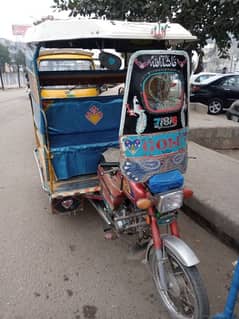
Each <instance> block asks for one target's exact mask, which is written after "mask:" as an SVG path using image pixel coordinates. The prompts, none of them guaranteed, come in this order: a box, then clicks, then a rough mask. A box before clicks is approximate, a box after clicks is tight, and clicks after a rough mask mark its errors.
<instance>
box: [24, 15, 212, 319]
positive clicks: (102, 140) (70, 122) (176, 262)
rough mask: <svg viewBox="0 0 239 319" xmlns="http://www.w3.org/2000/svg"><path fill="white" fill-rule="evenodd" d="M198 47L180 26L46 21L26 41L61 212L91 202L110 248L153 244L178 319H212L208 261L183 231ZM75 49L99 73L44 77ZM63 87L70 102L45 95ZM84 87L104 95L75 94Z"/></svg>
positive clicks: (46, 159)
mask: <svg viewBox="0 0 239 319" xmlns="http://www.w3.org/2000/svg"><path fill="white" fill-rule="evenodd" d="M195 40H196V38H195V37H194V36H192V35H191V33H190V32H188V31H187V30H185V29H184V28H183V27H182V26H181V25H179V24H173V23H172V24H171V23H146V22H127V21H107V20H97V19H80V20H76V19H73V20H64V21H61V20H57V21H45V22H43V23H42V24H39V25H38V26H36V27H34V28H33V29H31V30H29V32H28V34H27V37H26V42H27V52H26V60H27V69H28V76H29V79H30V90H31V103H32V113H33V123H34V131H35V138H36V149H35V151H34V154H35V158H36V162H37V165H38V168H39V172H40V177H41V182H42V187H43V189H44V190H45V191H46V192H47V193H48V194H49V198H50V202H51V207H52V212H53V213H58V214H64V213H72V212H74V213H76V212H77V211H78V210H79V211H80V210H83V209H84V201H85V200H88V201H89V202H90V203H91V204H92V205H93V207H95V209H96V210H97V212H98V213H99V215H100V216H101V217H102V218H103V220H104V222H105V238H107V239H112V238H119V237H120V235H121V234H131V235H132V234H133V235H134V236H133V238H137V243H138V245H141V244H142V247H143V246H144V244H146V245H147V248H146V249H145V262H146V263H148V264H149V268H150V270H151V273H152V277H153V280H154V282H155V286H156V289H157V292H158V294H159V296H160V299H161V301H162V303H163V305H164V306H165V307H166V309H167V311H168V312H169V314H170V315H171V317H172V318H177V319H186V318H194V319H205V318H208V317H209V304H208V298H207V293H206V290H205V288H204V285H203V283H202V280H201V277H200V274H199V271H198V268H197V265H198V263H199V260H198V258H197V256H196V255H195V253H194V252H193V251H192V250H191V249H190V248H189V246H188V245H187V244H186V243H185V242H184V241H182V239H180V234H179V229H178V224H177V213H178V210H179V208H180V207H181V206H182V204H183V198H184V197H188V196H190V195H191V194H192V192H191V191H190V190H187V189H185V188H184V177H183V174H184V173H185V171H186V167H187V134H188V106H189V83H188V81H189V75H190V69H191V65H190V59H189V55H191V54H190V52H189V48H190V43H191V42H193V41H195ZM183 48H187V51H188V52H189V55H188V53H187V52H186V51H184V50H183ZM69 49H70V50H75V49H80V50H83V51H84V50H87V51H89V50H91V51H92V53H94V56H95V55H96V54H97V57H96V60H97V61H99V62H100V66H99V67H98V68H96V69H95V68H91V69H80V68H78V69H73V70H72V69H68V68H63V69H57V70H54V69H51V70H44V69H41V68H39V63H38V61H39V57H41V56H42V52H44V50H53V51H54V50H63V51H64V52H65V51H66V50H69ZM109 50H111V51H109ZM66 65H67V63H66ZM56 86H57V87H61V88H62V89H63V88H65V89H66V90H67V92H66V93H65V95H64V96H63V97H62V96H61V97H60V96H57V95H56V96H54V94H51V95H50V96H47V95H43V94H41V92H42V91H43V90H46V88H47V90H50V89H51V87H54V88H55V87H56ZM85 86H89V87H95V88H97V90H96V91H97V92H96V91H95V94H94V95H93V94H88V95H87V94H86V95H85V96H82V95H80V96H77V94H75V95H74V94H70V93H72V92H73V90H74V89H77V88H84V87H85ZM165 225H166V227H163V229H164V233H162V234H161V232H160V231H161V229H162V228H161V226H165ZM165 229H166V231H165ZM142 289H143V288H142Z"/></svg>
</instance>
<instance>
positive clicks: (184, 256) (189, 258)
mask: <svg viewBox="0 0 239 319" xmlns="http://www.w3.org/2000/svg"><path fill="white" fill-rule="evenodd" d="M161 239H162V241H163V243H164V246H165V247H167V248H168V250H169V251H170V252H172V254H173V255H174V256H175V257H177V258H178V259H179V261H180V262H181V263H182V264H183V265H184V266H186V267H191V266H195V265H198V264H199V262H200V261H199V259H198V258H197V256H196V255H195V253H194V252H193V251H192V249H191V248H190V247H189V246H188V245H187V244H186V243H185V242H184V241H183V240H182V239H180V238H178V237H175V236H172V235H167V234H166V235H162V237H161ZM152 247H153V240H152V239H151V240H150V242H149V244H148V247H147V249H146V256H145V259H146V261H147V262H148V261H149V253H150V249H151V248H152Z"/></svg>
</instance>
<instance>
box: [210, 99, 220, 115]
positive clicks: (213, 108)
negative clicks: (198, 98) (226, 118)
mask: <svg viewBox="0 0 239 319" xmlns="http://www.w3.org/2000/svg"><path fill="white" fill-rule="evenodd" d="M221 108H222V106H221V103H220V102H218V101H213V102H211V103H210V104H209V111H210V112H211V113H214V114H216V113H219V112H220V111H221Z"/></svg>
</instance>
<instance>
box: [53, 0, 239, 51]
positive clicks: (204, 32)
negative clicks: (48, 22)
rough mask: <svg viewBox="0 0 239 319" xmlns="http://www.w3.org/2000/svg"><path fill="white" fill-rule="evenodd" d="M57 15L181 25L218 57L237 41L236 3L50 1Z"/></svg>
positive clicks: (238, 0)
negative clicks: (215, 48) (66, 12)
mask: <svg viewBox="0 0 239 319" xmlns="http://www.w3.org/2000/svg"><path fill="white" fill-rule="evenodd" d="M53 2H54V5H53V7H54V8H56V9H58V10H59V11H64V10H70V16H77V15H82V16H91V15H92V14H93V15H94V16H95V17H102V16H105V17H106V18H108V19H121V20H122V19H123V20H124V19H125V18H126V17H127V20H129V21H130V20H132V21H135V20H136V21H144V20H145V21H151V22H153V21H159V20H160V21H162V22H164V21H166V18H168V19H169V20H170V21H171V22H177V23H180V24H182V25H183V26H184V27H185V28H186V29H188V30H190V31H191V32H192V34H193V35H196V36H197V37H198V40H199V44H200V47H203V46H204V45H205V44H206V42H207V40H208V39H215V40H216V43H217V46H218V48H219V52H220V55H221V56H225V55H226V54H227V52H228V48H230V45H231V36H234V37H235V38H236V39H237V40H238V39H239V19H238V16H239V0H195V1H192V0H161V1H159V0H135V1H131V0H121V1H119V0H53Z"/></svg>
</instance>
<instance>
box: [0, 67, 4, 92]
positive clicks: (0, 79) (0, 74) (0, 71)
mask: <svg viewBox="0 0 239 319" xmlns="http://www.w3.org/2000/svg"><path fill="white" fill-rule="evenodd" d="M0 81H1V86H2V90H3V91H4V83H3V78H2V64H1V63H0Z"/></svg>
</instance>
